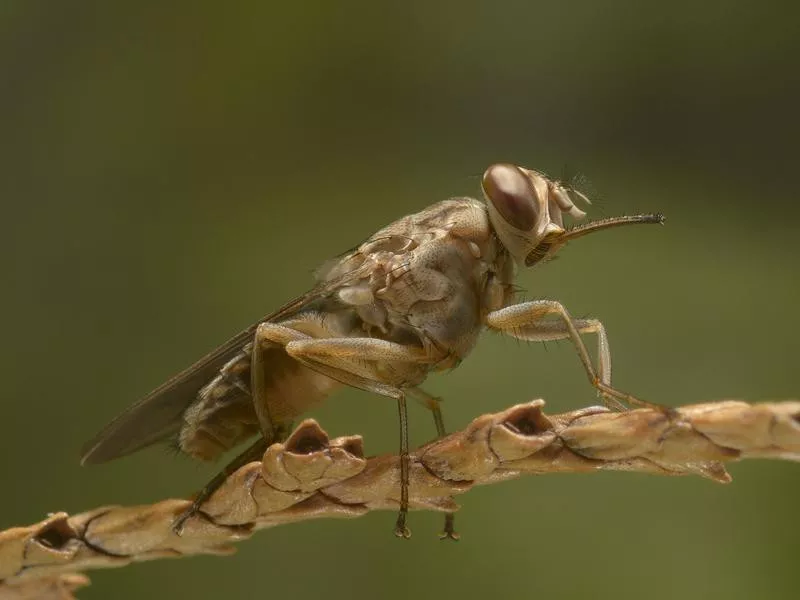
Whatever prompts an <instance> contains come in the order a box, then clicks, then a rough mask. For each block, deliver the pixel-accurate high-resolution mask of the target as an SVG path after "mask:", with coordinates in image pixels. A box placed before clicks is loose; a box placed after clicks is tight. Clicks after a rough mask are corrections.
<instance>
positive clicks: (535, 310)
mask: <svg viewBox="0 0 800 600" xmlns="http://www.w3.org/2000/svg"><path fill="white" fill-rule="evenodd" d="M550 316H556V317H557V318H558V320H557V321H553V320H552V319H547V317H550ZM486 325H487V326H488V327H490V328H491V329H494V330H496V331H500V332H502V333H505V334H507V335H510V336H512V337H514V338H517V339H520V340H530V341H545V340H556V339H566V338H569V339H570V340H571V341H572V343H573V344H574V345H575V349H576V350H577V352H578V356H579V358H580V360H581V363H582V364H583V367H584V370H585V371H586V376H587V377H588V379H589V382H590V383H591V384H592V385H593V386H594V387H595V388H596V389H597V390H598V392H599V393H600V394H601V396H602V397H603V400H604V401H605V402H606V403H607V404H611V405H612V406H613V407H614V408H621V406H620V404H619V401H620V400H622V401H624V402H627V403H629V404H634V405H638V406H644V407H647V408H656V409H660V410H666V409H665V408H664V407H662V406H660V405H658V404H653V403H651V402H646V401H644V400H640V399H639V398H637V397H636V396H633V395H632V394H628V393H627V392H623V391H620V390H617V389H616V388H614V387H612V386H611V352H610V350H609V346H608V338H607V336H606V332H605V328H604V327H603V324H602V323H600V321H597V320H596V319H573V318H572V317H571V316H570V314H569V313H568V312H567V309H566V308H564V305H563V304H561V303H560V302H556V301H555V300H534V301H531V302H522V303H520V304H514V305H512V306H507V307H505V308H501V309H500V310H496V311H493V312H491V313H489V314H488V315H487V317H486ZM581 333H596V334H597V338H598V365H599V367H598V371H599V374H598V371H595V368H594V366H593V365H592V361H591V359H590V358H589V352H588V350H587V349H586V344H584V342H583V339H582V338H581Z"/></svg>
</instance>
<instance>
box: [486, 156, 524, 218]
mask: <svg viewBox="0 0 800 600" xmlns="http://www.w3.org/2000/svg"><path fill="white" fill-rule="evenodd" d="M483 193H484V194H485V195H486V198H487V199H488V200H489V201H490V202H491V203H492V205H493V206H494V207H495V209H497V212H498V213H500V216H502V217H503V219H504V220H505V221H506V222H507V223H508V224H509V225H511V226H512V227H514V228H516V229H519V230H520V231H530V230H531V229H533V226H534V225H535V224H536V192H535V191H534V189H533V185H532V184H531V181H530V179H529V178H528V176H527V175H525V173H523V172H522V170H520V168H519V167H515V166H514V165H508V164H497V165H492V166H491V167H489V168H488V169H486V172H485V173H484V174H483Z"/></svg>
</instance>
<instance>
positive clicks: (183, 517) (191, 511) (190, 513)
mask: <svg viewBox="0 0 800 600" xmlns="http://www.w3.org/2000/svg"><path fill="white" fill-rule="evenodd" d="M199 512H200V503H199V502H197V501H196V500H195V501H194V502H193V503H192V505H191V506H190V507H189V508H187V509H186V510H185V511H183V512H182V513H181V514H180V515H178V518H177V519H175V522H174V523H172V531H173V533H175V535H177V536H178V537H180V536H182V535H183V528H184V526H185V525H186V521H188V520H189V519H191V518H192V517H194V516H196V515H197V514H198V513H199Z"/></svg>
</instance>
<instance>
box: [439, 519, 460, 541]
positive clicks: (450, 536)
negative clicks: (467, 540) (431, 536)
mask: <svg viewBox="0 0 800 600" xmlns="http://www.w3.org/2000/svg"><path fill="white" fill-rule="evenodd" d="M455 521H456V518H455V515H454V514H453V513H448V514H446V515H445V516H444V531H443V532H442V533H440V534H439V539H440V540H453V541H454V542H457V541H458V540H460V539H461V536H460V535H458V533H456V529H455Z"/></svg>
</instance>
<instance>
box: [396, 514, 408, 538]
mask: <svg viewBox="0 0 800 600" xmlns="http://www.w3.org/2000/svg"><path fill="white" fill-rule="evenodd" d="M394 535H395V536H396V537H398V538H402V539H404V540H407V539H409V538H411V530H410V529H409V528H408V527H406V513H405V512H404V511H400V514H398V515H397V523H395V526H394Z"/></svg>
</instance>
